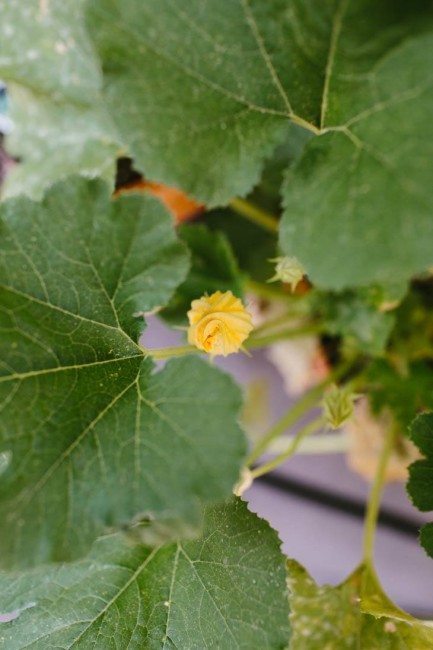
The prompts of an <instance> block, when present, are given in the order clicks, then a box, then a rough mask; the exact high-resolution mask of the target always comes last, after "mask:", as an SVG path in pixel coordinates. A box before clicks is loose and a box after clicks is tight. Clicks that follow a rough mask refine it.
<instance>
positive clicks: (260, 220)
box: [229, 198, 279, 233]
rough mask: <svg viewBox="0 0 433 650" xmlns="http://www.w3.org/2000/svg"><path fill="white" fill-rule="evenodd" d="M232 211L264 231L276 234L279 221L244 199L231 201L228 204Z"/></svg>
mask: <svg viewBox="0 0 433 650" xmlns="http://www.w3.org/2000/svg"><path fill="white" fill-rule="evenodd" d="M229 205H230V207H231V209H232V210H234V211H235V212H237V214H240V215H241V216H242V217H245V218H246V219H248V220H249V221H252V222H253V223H255V224H257V225H258V226H261V227H262V228H264V229H265V230H268V231H269V232H272V233H277V232H278V224H279V221H278V219H277V218H276V217H274V215H273V214H269V212H266V210H262V208H259V207H258V206H256V205H254V204H253V203H250V201H247V200H246V199H240V198H236V199H232V200H231V201H230V203H229Z"/></svg>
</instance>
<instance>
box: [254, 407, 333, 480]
mask: <svg viewBox="0 0 433 650" xmlns="http://www.w3.org/2000/svg"><path fill="white" fill-rule="evenodd" d="M324 424H325V420H324V419H323V417H322V416H320V417H319V418H316V419H315V420H313V421H312V422H309V423H308V424H306V425H305V426H304V427H302V428H301V429H299V431H298V432H297V433H296V434H295V435H294V436H293V438H292V440H291V441H290V445H289V446H288V447H287V449H286V450H285V451H283V452H282V453H281V454H278V456H275V458H272V459H271V460H269V461H268V462H267V463H264V464H263V465H260V466H259V467H256V468H255V469H253V470H252V471H251V476H252V477H253V478H257V477H258V476H263V474H267V473H268V472H271V471H272V470H273V469H275V468H276V467H278V466H279V465H281V464H282V463H284V461H286V460H287V459H288V458H290V457H291V456H293V454H294V453H295V452H296V450H297V449H298V447H299V445H300V444H301V442H302V440H303V439H304V438H306V437H307V436H309V435H310V434H312V433H314V432H315V431H317V430H318V429H319V428H320V427H322V426H323V425H324Z"/></svg>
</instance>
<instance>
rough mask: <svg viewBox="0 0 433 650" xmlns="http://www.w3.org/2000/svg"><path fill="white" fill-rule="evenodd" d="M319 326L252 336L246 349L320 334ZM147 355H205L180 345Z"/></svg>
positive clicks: (164, 356)
mask: <svg viewBox="0 0 433 650" xmlns="http://www.w3.org/2000/svg"><path fill="white" fill-rule="evenodd" d="M318 331H319V330H318V327H317V325H306V326H305V327H296V328H295V327H292V328H290V329H286V330H283V331H281V332H276V333H274V334H268V335H266V336H257V337H255V336H251V337H250V338H249V339H248V340H247V341H245V343H244V346H243V347H244V348H246V349H247V350H252V349H254V348H263V347H266V346H267V345H271V344H272V343H275V342H276V341H282V340H285V339H290V338H296V337H298V336H306V335H308V334H311V333H313V332H318ZM144 351H145V352H146V354H149V355H150V356H151V357H153V358H154V359H158V360H159V359H170V358H171V357H183V356H185V355H186V354H205V353H204V352H202V351H201V350H199V349H198V348H196V347H195V346H193V345H178V346H174V347H167V348H144Z"/></svg>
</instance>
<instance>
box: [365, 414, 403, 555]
mask: <svg viewBox="0 0 433 650" xmlns="http://www.w3.org/2000/svg"><path fill="white" fill-rule="evenodd" d="M394 440H395V431H394V429H393V427H390V428H389V430H388V431H387V434H386V437H385V440H384V443H383V447H382V451H381V454H380V457H379V462H378V465H377V470H376V475H375V477H374V482H373V486H372V488H371V492H370V496H369V499H368V503H367V510H366V513H365V521H364V541H363V559H364V562H365V563H366V564H371V563H372V561H373V553H374V540H375V535H376V527H377V519H378V516H379V508H380V500H381V497H382V492H383V485H384V481H385V472H386V467H387V464H388V461H389V458H390V456H391V452H392V449H393V446H394Z"/></svg>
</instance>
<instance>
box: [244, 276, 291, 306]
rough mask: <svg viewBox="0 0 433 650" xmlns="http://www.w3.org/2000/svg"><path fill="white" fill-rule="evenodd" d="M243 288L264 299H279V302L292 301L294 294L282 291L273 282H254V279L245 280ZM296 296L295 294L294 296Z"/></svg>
mask: <svg viewBox="0 0 433 650" xmlns="http://www.w3.org/2000/svg"><path fill="white" fill-rule="evenodd" d="M245 288H246V290H248V291H252V293H255V294H256V295H257V296H259V297H260V298H264V299H265V300H279V301H281V302H286V301H292V300H293V298H294V296H293V294H291V293H287V292H286V291H283V290H282V289H281V287H280V286H278V285H275V284H268V283H266V282H256V281H255V280H247V281H246V282H245ZM296 298H297V296H296Z"/></svg>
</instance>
